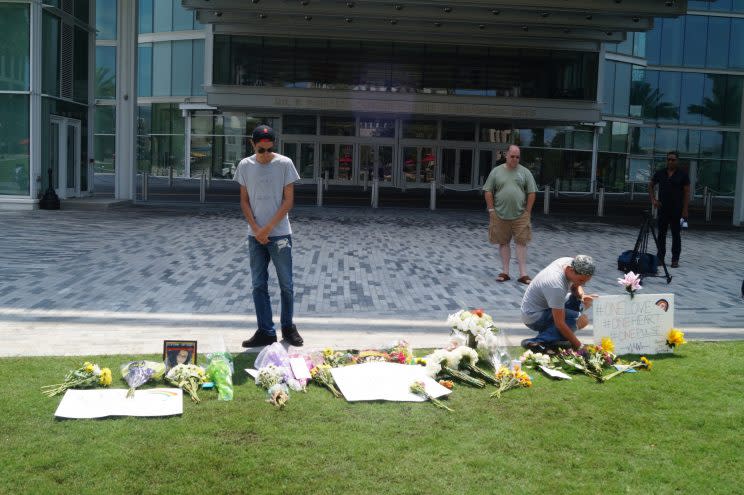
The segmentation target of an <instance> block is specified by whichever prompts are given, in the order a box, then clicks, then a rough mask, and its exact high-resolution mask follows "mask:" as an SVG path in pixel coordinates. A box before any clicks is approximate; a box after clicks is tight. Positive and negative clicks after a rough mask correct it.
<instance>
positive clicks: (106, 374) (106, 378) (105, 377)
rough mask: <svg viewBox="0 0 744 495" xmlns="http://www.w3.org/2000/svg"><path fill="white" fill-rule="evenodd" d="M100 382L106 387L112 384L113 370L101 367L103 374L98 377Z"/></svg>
mask: <svg viewBox="0 0 744 495" xmlns="http://www.w3.org/2000/svg"><path fill="white" fill-rule="evenodd" d="M98 383H100V384H101V385H103V386H104V387H108V386H109V385H111V370H110V369H108V368H102V369H101V376H99V377H98Z"/></svg>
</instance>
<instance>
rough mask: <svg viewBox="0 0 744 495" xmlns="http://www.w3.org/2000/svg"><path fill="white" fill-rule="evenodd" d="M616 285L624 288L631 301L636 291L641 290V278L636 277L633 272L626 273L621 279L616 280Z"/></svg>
mask: <svg viewBox="0 0 744 495" xmlns="http://www.w3.org/2000/svg"><path fill="white" fill-rule="evenodd" d="M617 283H618V284H620V285H622V286H623V287H625V290H626V291H627V292H628V294H630V298H631V299H633V296H635V292H636V291H637V290H641V289H643V287H641V276H640V275H636V274H635V273H633V272H628V273H626V274H625V276H624V277H623V278H619V279H617Z"/></svg>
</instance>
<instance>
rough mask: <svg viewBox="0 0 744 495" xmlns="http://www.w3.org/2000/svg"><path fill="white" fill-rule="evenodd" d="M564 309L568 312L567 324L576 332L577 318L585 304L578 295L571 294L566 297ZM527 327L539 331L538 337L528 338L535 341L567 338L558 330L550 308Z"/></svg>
mask: <svg viewBox="0 0 744 495" xmlns="http://www.w3.org/2000/svg"><path fill="white" fill-rule="evenodd" d="M563 310H564V311H565V312H566V325H568V327H569V328H570V329H571V330H572V331H573V332H576V320H577V319H578V318H579V316H581V312H582V311H583V310H584V305H583V304H582V303H581V301H580V300H579V299H578V298H577V297H574V296H573V295H570V296H569V297H568V299H566V304H565V306H564V308H563ZM527 328H529V329H531V330H534V331H536V332H538V334H537V336H536V337H534V338H532V339H528V340H530V341H533V342H559V341H565V340H566V338H565V337H564V336H563V334H561V332H560V330H558V327H557V326H555V321H553V310H552V309H550V308H548V309H546V310H545V311H543V312H542V314H541V315H540V318H539V319H538V320H537V321H535V322H534V323H530V324H529V325H527Z"/></svg>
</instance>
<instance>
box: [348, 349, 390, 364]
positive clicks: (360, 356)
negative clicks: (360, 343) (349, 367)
mask: <svg viewBox="0 0 744 495" xmlns="http://www.w3.org/2000/svg"><path fill="white" fill-rule="evenodd" d="M390 362H394V361H393V360H392V359H391V357H390V354H388V353H387V352H383V351H376V350H372V349H369V350H366V351H360V352H359V353H357V354H354V356H353V358H352V363H351V364H364V363H390Z"/></svg>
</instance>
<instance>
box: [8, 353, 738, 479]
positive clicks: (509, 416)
mask: <svg viewBox="0 0 744 495" xmlns="http://www.w3.org/2000/svg"><path fill="white" fill-rule="evenodd" d="M742 353H744V342H735V343H692V344H688V345H686V346H684V347H683V348H681V349H680V350H679V351H678V352H677V354H674V355H669V356H659V357H657V358H654V357H652V360H653V361H654V367H653V370H652V371H650V372H646V371H640V372H638V373H635V374H628V375H626V376H619V377H617V378H616V379H614V380H612V381H610V382H608V383H606V384H597V383H595V382H594V381H593V380H591V379H589V378H588V377H585V376H575V377H574V379H573V380H572V381H567V382H556V381H552V380H550V379H548V378H546V377H545V376H542V375H538V374H537V373H536V372H534V371H530V373H531V375H532V377H533V379H534V386H533V387H532V388H531V389H516V390H511V391H508V392H506V393H505V394H504V396H503V397H502V398H501V400H494V399H489V397H488V396H489V389H488V388H487V389H485V390H483V389H475V388H472V387H467V386H456V387H455V389H454V393H453V394H452V395H451V398H450V399H449V400H447V401H445V402H446V403H447V404H448V405H449V406H450V407H452V408H453V409H454V410H455V411H456V412H455V413H449V412H447V411H443V410H441V409H438V408H436V407H433V406H432V405H431V404H425V403H348V402H346V401H344V400H342V399H334V398H333V397H332V396H331V394H330V393H329V392H328V391H327V390H326V389H323V388H320V387H317V386H315V385H311V386H310V387H309V390H308V392H307V394H303V393H297V392H293V393H292V395H291V400H290V401H289V403H288V404H287V406H286V408H285V409H284V410H277V409H275V408H274V407H272V406H270V405H269V404H267V403H266V402H264V400H265V398H266V396H265V391H264V390H261V389H260V388H258V387H257V386H255V385H254V384H253V382H252V380H251V379H250V378H249V377H247V375H246V374H245V372H244V371H243V369H244V368H246V367H249V366H250V364H251V363H252V360H253V358H254V356H253V355H250V356H249V355H247V354H240V355H237V356H236V359H235V370H236V375H235V377H234V378H235V399H234V400H233V401H232V402H223V401H217V400H216V392H214V391H202V392H200V394H201V398H202V399H203V402H202V403H201V404H199V405H197V404H192V403H191V401H189V400H188V399H186V400H184V414H183V416H182V417H176V418H163V419H137V418H119V419H116V418H114V419H105V420H79V421H59V420H55V419H54V417H53V414H54V410H55V409H56V407H57V405H58V404H59V400H60V399H59V398H53V399H48V398H46V397H43V396H42V395H41V393H40V392H39V387H40V386H42V385H46V384H48V383H52V382H55V381H58V380H59V378H60V377H61V376H64V373H65V372H66V371H67V370H68V369H70V368H74V367H76V366H78V365H79V364H80V363H81V362H82V361H83V360H84V359H90V360H92V361H95V362H98V363H99V364H101V365H102V366H110V367H118V365H120V364H122V363H124V362H127V361H129V360H133V359H152V358H153V356H105V357H91V356H86V357H85V358H71V357H64V358H7V359H0V374H2V376H3V377H4V380H3V400H2V401H0V417H2V419H3V422H2V425H3V426H2V428H0V441H2V445H3V448H2V450H0V465H2V466H3V476H2V477H0V493H14V494H17V493H34V494H39V493H42V494H43V493H81V494H86V493H96V494H100V493H106V494H108V493H198V494H202V493H303V494H310V493H313V494H314V493H349V494H359V493H374V494H381V493H394V494H409V493H410V494H413V493H416V494H418V493H441V494H444V493H446V494H458V493H463V494H474V493H475V494H477V493H484V494H492V493H622V492H629V493H644V492H646V493H733V492H735V491H738V490H740V487H741V486H742V483H744V475H743V474H742V473H744V470H742V465H741V464H742V461H741V459H742V457H741V452H740V446H741V445H742V444H744V434H743V432H744V399H743V398H742V395H741V393H740V391H741V390H742V389H743V388H744V374H742V373H741V368H742V359H741V355H742ZM115 385H118V386H120V387H121V388H126V385H125V384H124V382H123V381H121V382H118V383H117V382H116V381H115ZM151 386H153V385H151V384H147V385H145V386H144V387H143V388H147V387H151Z"/></svg>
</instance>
